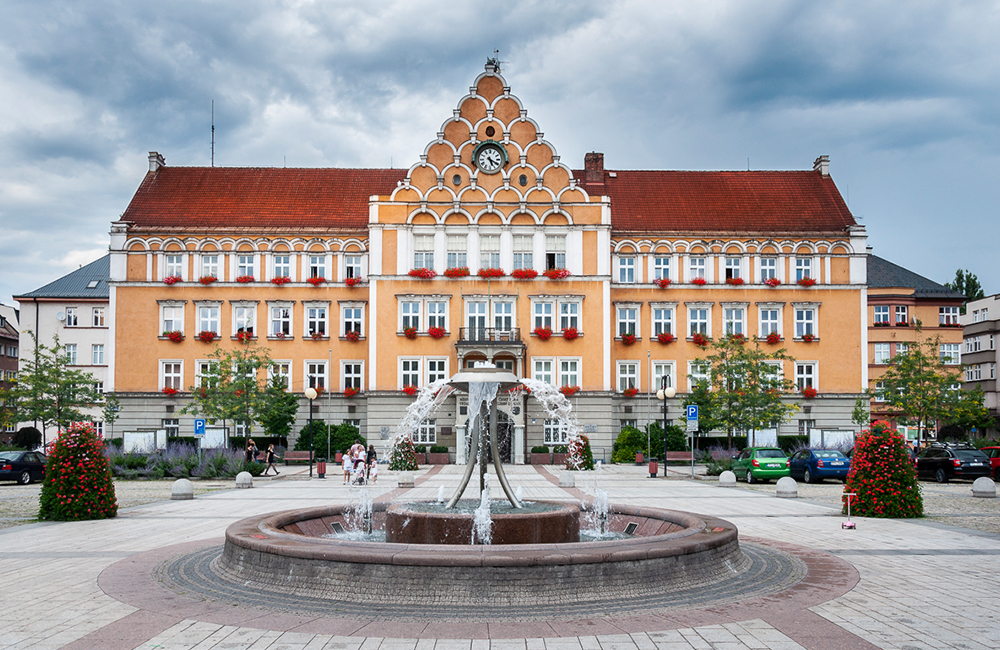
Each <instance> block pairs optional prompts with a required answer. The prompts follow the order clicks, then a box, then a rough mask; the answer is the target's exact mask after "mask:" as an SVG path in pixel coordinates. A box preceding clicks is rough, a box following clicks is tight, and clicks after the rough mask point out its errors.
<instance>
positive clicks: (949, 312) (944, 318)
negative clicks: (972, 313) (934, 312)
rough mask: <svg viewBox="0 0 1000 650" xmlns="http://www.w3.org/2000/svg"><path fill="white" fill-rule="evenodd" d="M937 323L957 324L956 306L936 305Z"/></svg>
mask: <svg viewBox="0 0 1000 650" xmlns="http://www.w3.org/2000/svg"><path fill="white" fill-rule="evenodd" d="M938 324H939V325H958V307H938Z"/></svg>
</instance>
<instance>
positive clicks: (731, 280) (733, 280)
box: [726, 278, 743, 287]
mask: <svg viewBox="0 0 1000 650" xmlns="http://www.w3.org/2000/svg"><path fill="white" fill-rule="evenodd" d="M726 284H731V285H733V286H735V287H738V286H740V285H742V284H743V278H726Z"/></svg>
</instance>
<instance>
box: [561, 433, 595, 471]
mask: <svg viewBox="0 0 1000 650" xmlns="http://www.w3.org/2000/svg"><path fill="white" fill-rule="evenodd" d="M568 447H569V449H568V450H567V454H566V469H570V470H593V469H594V452H593V451H592V450H591V448H590V438H588V437H587V436H584V435H579V436H573V437H572V438H570V439H569V445H568Z"/></svg>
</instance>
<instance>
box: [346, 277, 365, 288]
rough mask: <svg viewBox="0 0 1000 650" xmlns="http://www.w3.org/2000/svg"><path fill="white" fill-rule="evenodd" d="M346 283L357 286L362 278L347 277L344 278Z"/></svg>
mask: <svg viewBox="0 0 1000 650" xmlns="http://www.w3.org/2000/svg"><path fill="white" fill-rule="evenodd" d="M344 284H346V285H347V286H349V287H356V286H358V285H359V284H361V278H347V279H346V280H344Z"/></svg>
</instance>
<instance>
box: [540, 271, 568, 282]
mask: <svg viewBox="0 0 1000 650" xmlns="http://www.w3.org/2000/svg"><path fill="white" fill-rule="evenodd" d="M542 275H544V276H545V277H547V278H548V279H550V280H562V279H563V278H568V277H569V276H570V273H569V269H546V270H545V272H544V273H542Z"/></svg>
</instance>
